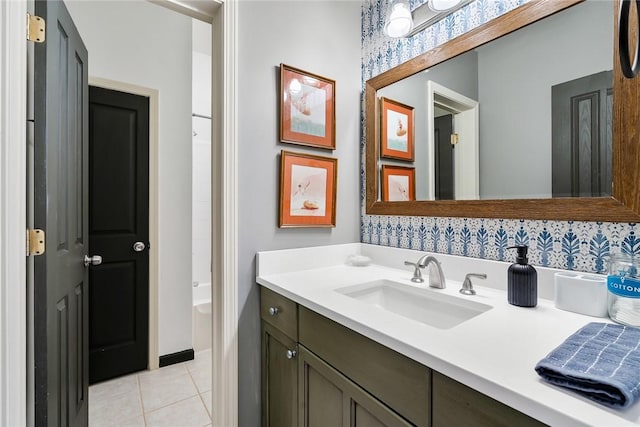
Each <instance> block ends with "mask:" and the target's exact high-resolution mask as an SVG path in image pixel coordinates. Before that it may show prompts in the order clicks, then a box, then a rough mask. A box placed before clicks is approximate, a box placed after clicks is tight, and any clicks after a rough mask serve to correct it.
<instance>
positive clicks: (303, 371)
mask: <svg viewBox="0 0 640 427" xmlns="http://www.w3.org/2000/svg"><path fill="white" fill-rule="evenodd" d="M298 366H299V372H298V381H299V388H298V405H299V406H298V414H299V417H300V422H299V424H298V425H299V426H300V427H327V426H332V427H385V426H386V427H409V426H411V425H412V424H410V423H408V422H407V421H405V420H404V419H403V418H402V417H400V416H399V415H397V414H396V413H395V412H393V411H392V410H391V409H389V408H388V407H387V406H386V405H384V404H383V403H382V402H380V401H379V400H377V399H376V398H374V397H373V396H371V395H370V394H369V393H367V392H366V391H364V390H363V389H362V388H361V387H358V385H356V384H355V383H354V382H353V381H350V380H349V379H348V378H347V377H345V376H344V375H342V374H340V372H338V371H337V370H335V369H333V368H332V367H331V366H329V365H328V364H327V363H325V362H324V361H323V360H322V359H320V358H319V357H317V356H316V355H314V354H313V353H311V352H310V351H308V350H307V349H306V348H304V347H303V346H300V353H299V360H298Z"/></svg>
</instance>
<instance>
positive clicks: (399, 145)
mask: <svg viewBox="0 0 640 427" xmlns="http://www.w3.org/2000/svg"><path fill="white" fill-rule="evenodd" d="M380 114H381V120H380V157H382V158H386V159H396V160H404V161H408V162H413V160H414V143H413V142H414V141H413V140H414V126H413V116H414V111H413V107H411V106H409V105H405V104H402V103H400V102H398V101H394V100H392V99H389V98H385V97H381V98H380Z"/></svg>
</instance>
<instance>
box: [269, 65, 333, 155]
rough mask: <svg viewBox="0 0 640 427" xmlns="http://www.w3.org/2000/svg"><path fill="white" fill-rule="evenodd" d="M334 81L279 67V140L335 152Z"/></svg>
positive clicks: (298, 70) (282, 66)
mask: <svg viewBox="0 0 640 427" xmlns="http://www.w3.org/2000/svg"><path fill="white" fill-rule="evenodd" d="M335 92H336V82H335V80H332V79H329V78H326V77H322V76H319V75H317V74H313V73H310V72H308V71H303V70H300V69H298V68H294V67H291V66H289V65H285V64H280V141H281V142H286V143H289V144H298V145H307V146H310V147H317V148H324V149H327V150H335V148H336V100H335Z"/></svg>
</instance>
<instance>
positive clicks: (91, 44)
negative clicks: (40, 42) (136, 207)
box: [65, 0, 192, 355]
mask: <svg viewBox="0 0 640 427" xmlns="http://www.w3.org/2000/svg"><path fill="white" fill-rule="evenodd" d="M65 3H66V4H67V7H68V9H69V12H70V13H71V16H72V17H73V19H74V21H75V23H76V26H77V27H78V30H79V31H80V34H81V35H82V38H83V40H84V43H85V45H86V46H87V49H88V50H89V75H90V76H93V77H101V78H106V79H111V80H117V81H121V82H126V83H130V84H135V85H139V86H144V87H148V88H152V89H157V90H158V91H159V111H160V113H159V114H160V117H159V149H158V151H159V175H160V179H159V183H158V189H159V197H158V198H159V204H160V207H159V220H158V222H159V227H160V236H159V239H160V241H159V242H151V250H152V251H153V250H156V251H160V260H159V267H160V272H159V275H158V277H159V313H158V318H159V319H158V321H159V325H158V326H159V343H158V347H159V353H160V355H165V354H170V353H174V352H177V351H182V350H186V349H190V348H192V343H191V305H192V304H191V257H190V256H189V254H191V19H190V18H188V17H186V16H183V15H180V14H177V13H175V12H172V11H170V10H168V9H165V8H163V7H160V6H156V5H154V4H151V3H149V2H146V1H141V0H137V1H75V0H67V1H66V2H65Z"/></svg>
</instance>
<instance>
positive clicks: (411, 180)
mask: <svg viewBox="0 0 640 427" xmlns="http://www.w3.org/2000/svg"><path fill="white" fill-rule="evenodd" d="M415 182H416V170H415V168H407V167H403V166H390V165H382V201H383V202H406V201H413V200H415V199H416V186H415Z"/></svg>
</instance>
